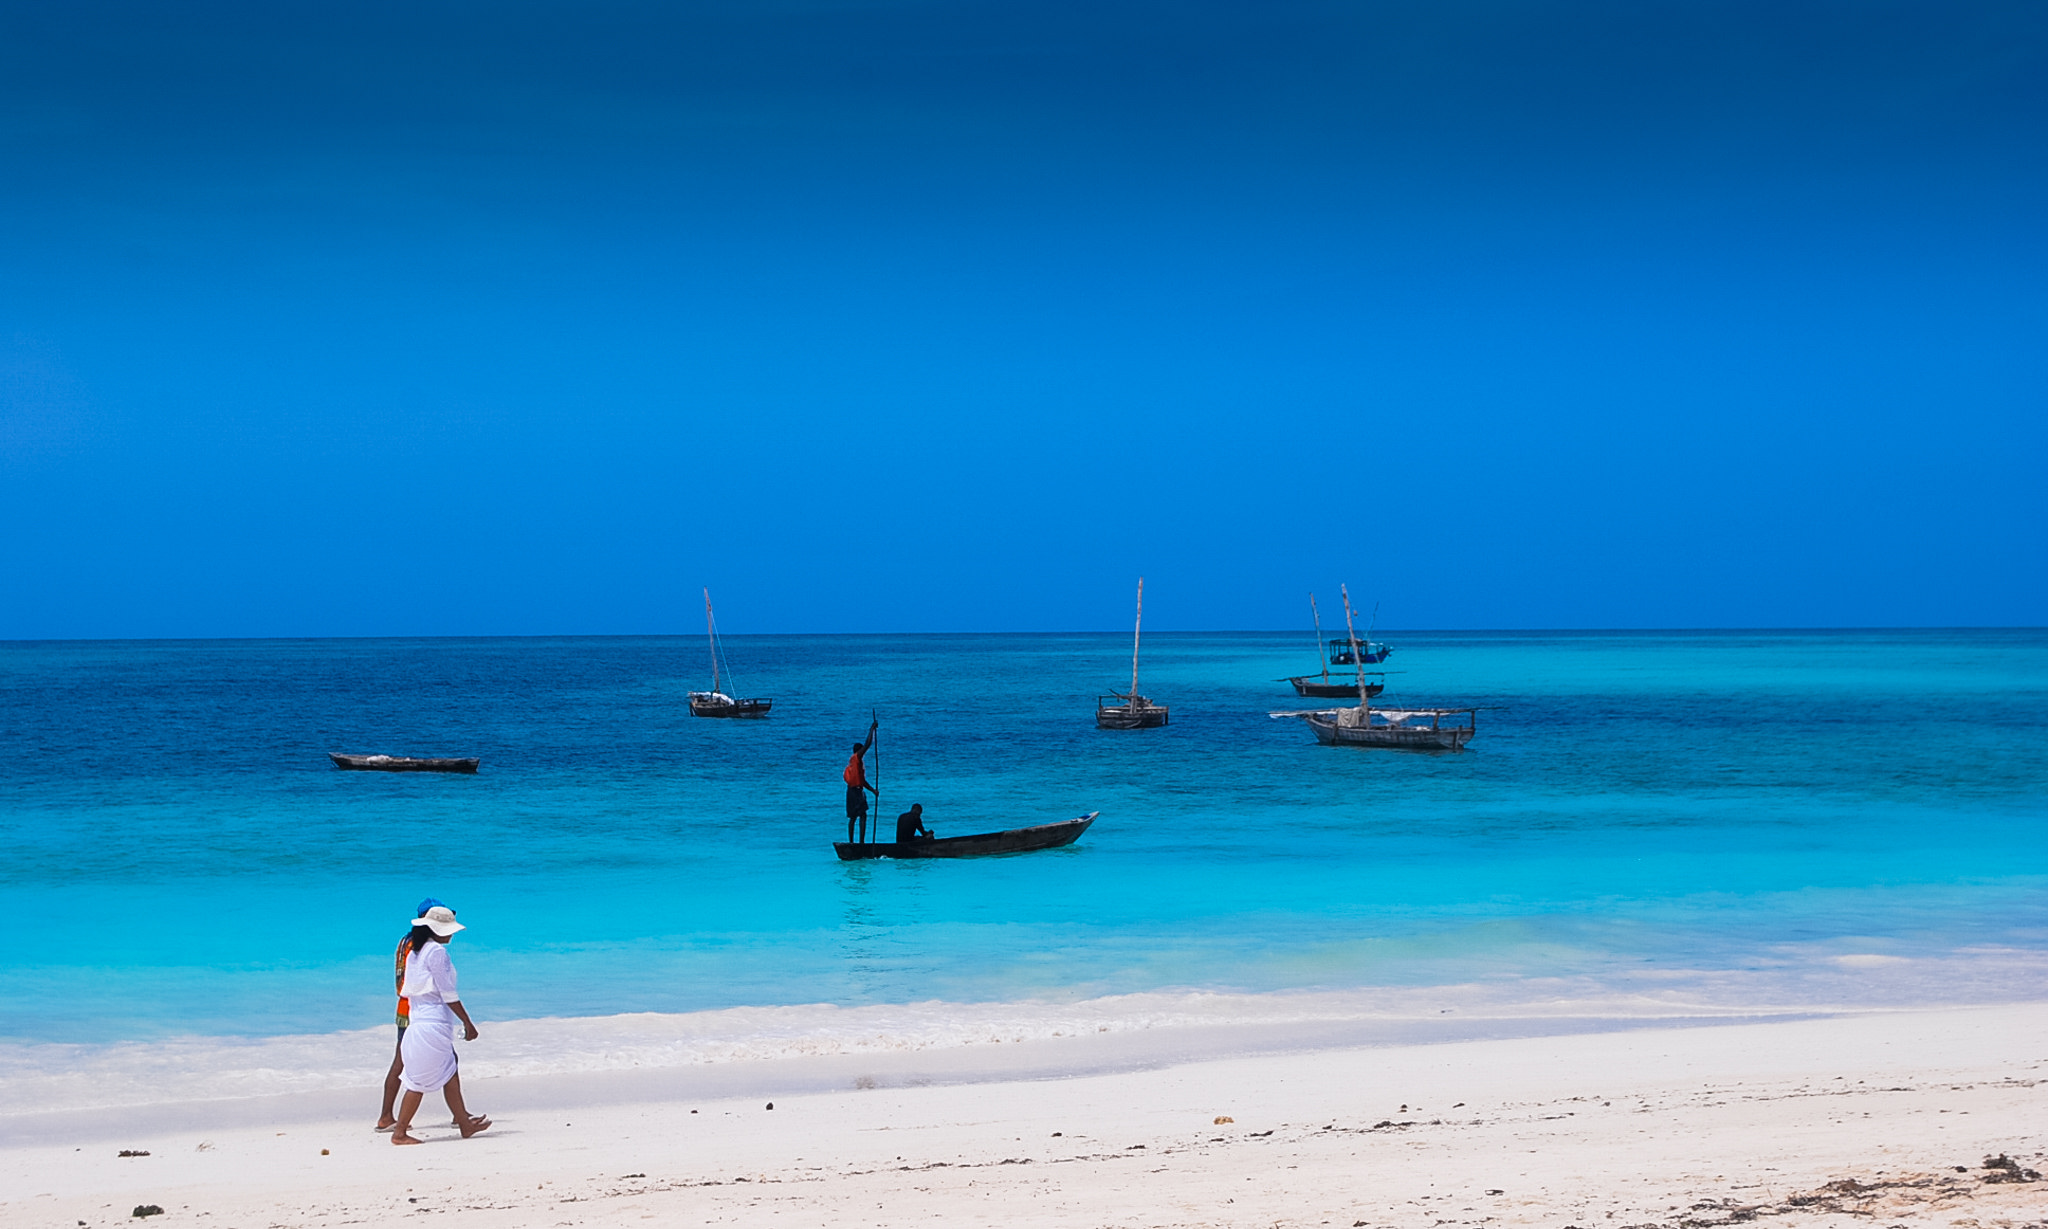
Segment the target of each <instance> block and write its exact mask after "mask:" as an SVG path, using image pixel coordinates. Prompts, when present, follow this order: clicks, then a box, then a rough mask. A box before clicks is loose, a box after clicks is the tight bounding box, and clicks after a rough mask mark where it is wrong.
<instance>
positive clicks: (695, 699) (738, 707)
mask: <svg viewBox="0 0 2048 1229" xmlns="http://www.w3.org/2000/svg"><path fill="white" fill-rule="evenodd" d="M773 707H775V701H773V700H735V699H733V698H732V697H731V696H729V695H726V694H725V693H724V692H722V691H693V692H691V693H690V715H691V716H692V717H766V716H767V715H768V710H769V709H771V708H773Z"/></svg>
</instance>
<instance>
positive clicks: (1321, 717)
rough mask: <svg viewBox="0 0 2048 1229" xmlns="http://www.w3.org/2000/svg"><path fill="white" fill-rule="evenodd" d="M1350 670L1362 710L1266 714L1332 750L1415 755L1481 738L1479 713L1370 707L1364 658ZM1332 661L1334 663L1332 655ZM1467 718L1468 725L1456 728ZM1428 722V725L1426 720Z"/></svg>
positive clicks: (1347, 602)
mask: <svg viewBox="0 0 2048 1229" xmlns="http://www.w3.org/2000/svg"><path fill="white" fill-rule="evenodd" d="M1342 592H1343V593H1344V629H1345V631H1347V632H1350V633H1351V643H1352V644H1353V645H1357V644H1358V643H1360V642H1359V640H1358V635H1357V633H1356V632H1355V631H1352V626H1351V594H1350V592H1349V591H1348V590H1343V591H1342ZM1352 657H1353V661H1352V665H1353V667H1354V669H1356V671H1357V673H1358V688H1359V690H1358V693H1357V694H1358V696H1359V700H1358V704H1357V705H1356V707H1353V708H1326V709H1312V710H1306V711H1297V712H1280V713H1268V714H1267V716H1269V717H1299V718H1301V719H1302V720H1303V721H1306V722H1308V727H1309V729H1311V730H1313V731H1315V736H1316V741H1317V742H1320V743H1323V744H1324V745H1326V746H1333V747H1399V748H1405V749H1407V750H1411V751H1462V750H1464V748H1465V744H1466V743H1468V742H1470V741H1472V735H1473V734H1475V733H1477V732H1478V726H1479V710H1478V709H1475V708H1386V709H1376V708H1374V707H1373V706H1372V693H1371V692H1368V691H1366V689H1365V688H1366V682H1365V666H1364V661H1363V655H1361V654H1356V653H1354V654H1353V655H1352ZM1332 660H1333V661H1334V660H1335V657H1334V655H1333V656H1332ZM1459 717H1463V718H1464V723H1463V724H1458V718H1459ZM1424 718H1427V719H1428V721H1429V724H1428V725H1423V724H1422V720H1423V719H1424Z"/></svg>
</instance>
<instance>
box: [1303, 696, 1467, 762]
mask: <svg viewBox="0 0 2048 1229" xmlns="http://www.w3.org/2000/svg"><path fill="white" fill-rule="evenodd" d="M1272 715H1273V716H1275V717H1300V718H1301V719H1302V720H1304V721H1306V722H1308V728H1309V729H1311V730H1314V731H1315V735H1316V741H1317V742H1320V743H1322V744H1324V745H1325V746H1331V747H1400V748H1406V749H1407V750H1410V751H1462V750H1464V749H1465V744H1466V743H1468V742H1471V741H1472V735H1473V734H1474V733H1476V732H1477V726H1478V710H1476V709H1470V708H1373V707H1371V706H1369V705H1364V704H1361V705H1359V706H1358V707H1357V708H1332V709H1324V710H1322V711H1320V712H1311V713H1274V714H1272ZM1461 716H1462V717H1463V718H1464V719H1465V721H1464V724H1463V725H1445V724H1444V721H1445V720H1446V719H1447V718H1449V719H1455V718H1458V717H1461ZM1425 717H1426V718H1428V719H1429V724H1428V725H1423V724H1421V721H1422V719H1423V718H1425ZM1411 722H1414V723H1415V724H1412V725H1411V724H1410V723H1411Z"/></svg>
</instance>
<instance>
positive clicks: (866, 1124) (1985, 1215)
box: [0, 1004, 2048, 1229]
mask: <svg viewBox="0 0 2048 1229" xmlns="http://www.w3.org/2000/svg"><path fill="white" fill-rule="evenodd" d="M819 1061H820V1062H824V1061H826V1060H822V1059H821V1060H819ZM620 1075H621V1076H622V1077H623V1078H587V1079H583V1078H565V1077H521V1078H501V1079H495V1080H493V1079H485V1078H477V1079H475V1080H474V1082H473V1083H471V1084H470V1086H469V1088H468V1092H469V1097H470V1101H471V1104H472V1105H475V1106H478V1107H480V1108H482V1109H485V1110H487V1111H489V1112H491V1113H492V1114H493V1115H494V1116H495V1118H496V1121H497V1124H498V1125H497V1127H496V1128H495V1129H494V1130H493V1131H491V1132H490V1133H488V1134H487V1135H484V1136H481V1137H479V1138H477V1139H474V1140H469V1141H463V1140H460V1139H458V1138H456V1136H455V1133H454V1132H453V1131H452V1130H450V1129H449V1128H448V1127H447V1126H446V1124H445V1119H443V1118H441V1117H440V1116H438V1115H437V1116H435V1117H433V1118H429V1116H428V1115H427V1114H425V1113H424V1112H423V1113H422V1115H421V1120H422V1121H423V1122H429V1123H432V1122H437V1121H438V1122H440V1123H441V1125H440V1126H439V1127H438V1128H436V1129H432V1130H430V1131H428V1132H427V1134H428V1137H429V1142H428V1143H427V1144H426V1145H425V1146H422V1147H419V1148H409V1149H398V1148H393V1147H391V1146H390V1144H389V1143H388V1140H387V1137H385V1136H383V1135H377V1134H374V1133H372V1131H371V1130H370V1125H371V1122H372V1119H373V1117H374V1111H375V1108H376V1106H375V1103H376V1091H375V1089H374V1088H364V1089H362V1090H360V1091H359V1092H355V1093H343V1092H339V1091H336V1092H328V1093H322V1094H317V1095H312V1096H308V1097H304V1098H297V1099H290V1098H287V1099H278V1098H259V1099H248V1100H239V1101H221V1102H214V1103H211V1104H208V1105H186V1106H183V1107H180V1108H181V1112H182V1114H183V1115H184V1116H183V1118H180V1117H179V1115H176V1114H173V1115H166V1114H164V1113H162V1112H161V1111H159V1112H156V1113H153V1114H144V1115H142V1116H141V1118H140V1119H136V1118H131V1117H129V1116H127V1115H124V1114H123V1113H122V1112H120V1111H108V1110H97V1111H89V1112H78V1113H71V1114H62V1113H58V1114H48V1115H41V1116H24V1115H12V1116H10V1117H9V1120H8V1122H7V1123H6V1124H5V1125H6V1127H7V1129H8V1131H9V1133H10V1138H11V1139H12V1140H13V1141H14V1142H12V1143H11V1144H10V1145H9V1146H7V1147H6V1148H5V1150H4V1151H0V1222H4V1223H5V1224H7V1225H50V1226H66V1227H74V1226H78V1225H105V1224H110V1223H113V1222H116V1221H125V1222H128V1223H134V1222H133V1219H132V1212H133V1210H134V1209H135V1208H136V1207H137V1206H140V1205H157V1206H161V1207H162V1208H163V1209H164V1215H163V1217H162V1218H161V1219H160V1220H152V1223H155V1224H163V1225H171V1224H204V1225H209V1226H216V1227H221V1229H261V1227H265V1226H301V1225H305V1226H316V1225H342V1224H391V1223H397V1222H399V1221H417V1220H419V1219H421V1218H423V1217H425V1216H437V1217H438V1216H444V1215H445V1216H450V1217H454V1218H456V1220H455V1222H454V1223H458V1224H467V1225H475V1226H480V1227H481V1226H528V1225H532V1226H555V1225H586V1224H587V1225H626V1224H640V1223H643V1222H645V1221H648V1220H653V1221H655V1222H656V1223H673V1224H727V1225H730V1224H744V1225H777V1224H780V1225H900V1224H911V1223H940V1224H958V1223H973V1224H1002V1225H1089V1226H1093V1225H1134V1226H1150V1225H1219V1226H1220V1225H1245V1226H1251V1225H1259V1226H1272V1225H1324V1224H1328V1225H1351V1226H1356V1225H1370V1226H1404V1227H1405V1226H1416V1227H1425V1226H1437V1225H1445V1224H1459V1225H1465V1224H1470V1225H1478V1224H1489V1225H1521V1224H1529V1225H1542V1226H1548V1227H1550V1229H1563V1227H1564V1226H1567V1225H1574V1226H1581V1227H1584V1229H1593V1227H1595V1226H1600V1225H1613V1226H1617V1227H1622V1226H1639V1225H1670V1226H1707V1225H1716V1224H1723V1223H1733V1222H1740V1221H1746V1220H1751V1219H1768V1220H1771V1221H1773V1222H1776V1223H1785V1224H1817V1223H1823V1222H1828V1223H1841V1224H1845V1225H1846V1224H1865V1223H1869V1224H1883V1225H1891V1224H1941V1225H1957V1226H1963V1227H1965V1229H1973V1227H1977V1226H1997V1227H1999V1229H2018V1227H2020V1226H2041V1225H2048V1181H2030V1180H2027V1174H2026V1171H2028V1170H2048V1004H2029V1005H2019V1006H2003V1007H1990V1008H1958V1009H1952V1010H1944V1011H1921V1012H1911V1013H1897V1014H1870V1015H1858V1016H1845V1017H1834V1018H1827V1019H1810V1020H1800V1021H1792V1022H1784V1023H1769V1024H1723V1025H1714V1026H1704V1027H1686V1028H1669V1027H1666V1028H1645V1029H1637V1030H1632V1031H1625V1032H1606V1033H1594V1034H1580V1035H1571V1036H1552V1037H1534V1038H1517V1039H1505V1040H1486V1041H1464V1042H1451V1043H1445V1044H1436V1045H1414V1044H1410V1045H1400V1046H1378V1047H1364V1048H1347V1049H1336V1050H1317V1051H1302V1052H1294V1053H1285V1054H1278V1055H1270V1056H1263V1057H1245V1058H1210V1059H1205V1060H1200V1061H1191V1062H1185V1063H1179V1064H1169V1065H1164V1066H1158V1067H1154V1068H1151V1069H1146V1070H1136V1071H1127V1072H1122V1073H1115V1074H1094V1075H1085V1076H1074V1077H1070V1078H1037V1079H1010V1080H1006V1081H999V1082H983V1083H953V1084H938V1083H935V1084H931V1085H927V1086H896V1087H892V1086H887V1085H884V1086H881V1087H873V1088H863V1087H855V1086H854V1085H855V1083H868V1082H869V1081H867V1080H863V1079H860V1078H859V1077H854V1078H853V1079H850V1080H847V1081H846V1082H845V1083H844V1084H843V1085H841V1086H840V1087H838V1088H837V1089H835V1090H832V1091H812V1092H803V1093H798V1094H796V1095H789V1094H787V1093H784V1094H780V1095H776V1096H775V1099H774V1108H773V1109H772V1110H770V1109H768V1108H766V1104H767V1103H766V1101H765V1100H763V1099H762V1098H761V1097H758V1096H751V1095H741V1094H739V1093H737V1092H729V1093H728V1095H724V1096H721V1097H717V1098H705V1099H695V1098H692V1097H689V1096H681V1097H678V1096H676V1095H673V1094H674V1092H675V1090H674V1089H673V1088H667V1089H665V1088H664V1087H663V1086H662V1085H661V1084H660V1082H659V1081H657V1080H651V1079H650V1080H644V1081H643V1080H638V1079H635V1078H634V1077H633V1075H632V1073H620ZM785 1075H786V1073H785ZM722 1076H723V1078H724V1079H725V1080H726V1081H729V1082H728V1083H726V1085H725V1086H726V1087H727V1088H728V1089H733V1088H738V1087H741V1086H743V1085H744V1082H745V1080H746V1078H747V1076H746V1064H743V1063H735V1064H729V1065H728V1069H727V1070H726V1071H724V1072H723V1073H722ZM436 1108H437V1107H436ZM1219 1118H1223V1119H1228V1120H1229V1121H1224V1122H1218V1121H1217V1120H1218V1119H1219ZM125 1124H139V1125H125ZM124 1149H125V1150H129V1151H137V1152H145V1151H146V1152H147V1153H148V1154H149V1155H147V1156H131V1157H121V1156H119V1155H117V1154H118V1153H119V1152H120V1151H122V1150H124ZM2000 1155H2004V1156H2008V1157H2010V1158H2011V1159H2012V1161H2013V1162H2014V1163H2015V1164H2016V1166H2017V1169H2012V1168H1990V1169H1987V1168H1985V1167H1984V1162H1985V1161H1986V1159H1987V1158H1995V1157H1998V1156H2000Z"/></svg>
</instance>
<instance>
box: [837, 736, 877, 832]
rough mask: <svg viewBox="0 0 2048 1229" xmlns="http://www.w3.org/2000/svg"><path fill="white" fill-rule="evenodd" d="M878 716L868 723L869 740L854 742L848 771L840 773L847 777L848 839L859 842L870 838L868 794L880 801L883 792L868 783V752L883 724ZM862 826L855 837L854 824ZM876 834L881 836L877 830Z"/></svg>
mask: <svg viewBox="0 0 2048 1229" xmlns="http://www.w3.org/2000/svg"><path fill="white" fill-rule="evenodd" d="M881 724H882V723H881V719H880V718H877V719H875V720H874V721H871V722H869V723H868V740H867V741H866V742H864V743H855V744H853V758H852V759H849V760H847V761H846V771H845V772H842V773H840V774H839V775H840V776H842V777H844V778H845V779H846V841H847V844H849V845H851V844H857V843H859V842H861V841H865V840H867V839H868V795H869V794H873V795H874V796H875V800H876V801H878V802H879V801H880V800H881V797H882V794H881V791H880V790H877V789H876V788H875V787H874V786H872V785H869V784H868V766H867V758H866V757H867V753H868V748H870V747H872V746H874V745H875V731H876V730H877V729H878V728H880V726H881ZM855 824H858V825H859V826H860V835H859V836H858V837H855V835H854V825H855ZM875 835H877V836H880V835H881V834H880V833H879V832H877V833H876V834H875Z"/></svg>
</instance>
